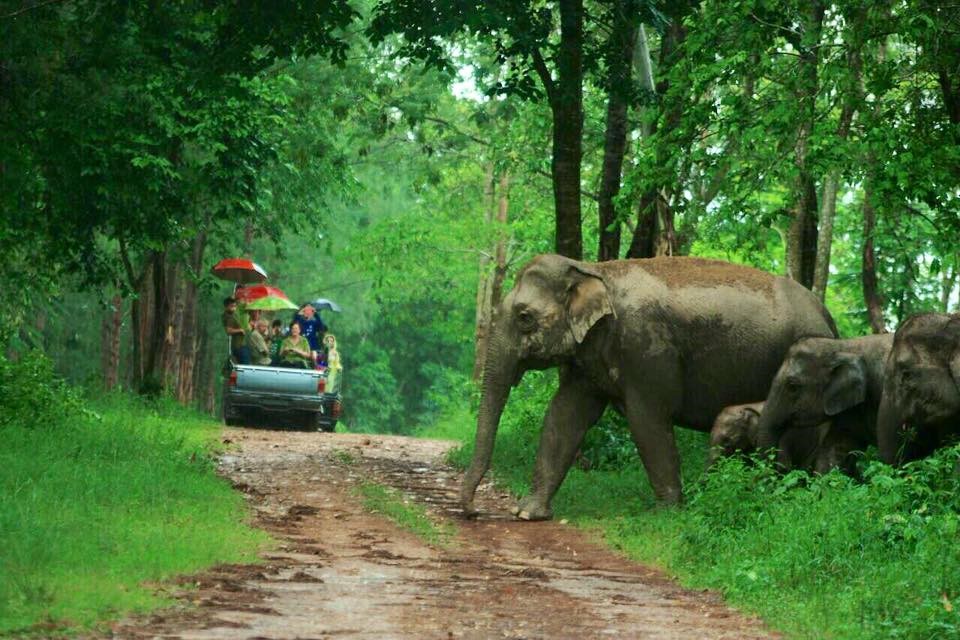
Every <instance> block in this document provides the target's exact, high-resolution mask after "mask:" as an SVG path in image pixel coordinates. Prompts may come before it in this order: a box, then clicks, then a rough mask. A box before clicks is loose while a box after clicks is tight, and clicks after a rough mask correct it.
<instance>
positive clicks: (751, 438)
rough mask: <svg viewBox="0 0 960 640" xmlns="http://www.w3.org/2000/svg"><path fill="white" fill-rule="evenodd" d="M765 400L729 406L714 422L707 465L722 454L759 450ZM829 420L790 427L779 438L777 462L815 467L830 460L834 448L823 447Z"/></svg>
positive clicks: (798, 467)
mask: <svg viewBox="0 0 960 640" xmlns="http://www.w3.org/2000/svg"><path fill="white" fill-rule="evenodd" d="M763 405H764V403H763V402H751V403H748V404H738V405H734V406H732V407H726V408H724V409H723V411H721V412H720V414H719V415H718V416H717V419H716V420H714V422H713V428H712V429H710V453H709V454H708V457H707V467H708V468H709V467H712V466H713V465H714V464H715V463H716V462H717V460H719V459H720V458H722V457H728V456H732V455H734V454H735V453H737V452H739V453H744V454H750V453H754V452H756V451H757V449H758V447H757V444H758V442H759V438H760V433H759V430H758V426H759V423H760V414H761V412H762V411H763ZM829 430H830V423H829V422H825V423H823V424H820V425H818V426H816V427H811V428H809V429H790V430H789V431H785V432H784V433H783V435H781V436H780V439H779V441H778V456H777V461H778V464H779V465H780V466H781V467H782V468H784V469H787V470H789V469H803V470H805V471H812V470H814V469H816V468H817V467H819V466H822V465H824V464H829V462H828V460H829V458H826V457H825V456H830V455H833V452H831V451H828V450H826V449H822V448H821V446H820V445H821V444H822V443H823V441H824V438H825V437H826V435H827V433H828V432H829Z"/></svg>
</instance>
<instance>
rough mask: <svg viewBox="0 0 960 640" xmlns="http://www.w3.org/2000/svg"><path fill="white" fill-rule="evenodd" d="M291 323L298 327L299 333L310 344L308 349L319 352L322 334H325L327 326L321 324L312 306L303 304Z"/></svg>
mask: <svg viewBox="0 0 960 640" xmlns="http://www.w3.org/2000/svg"><path fill="white" fill-rule="evenodd" d="M293 321H294V322H296V323H297V324H299V325H300V333H301V334H302V335H303V337H304V338H306V339H307V342H309V343H310V349H311V350H313V351H320V350H321V349H322V347H323V334H325V333H326V332H327V325H325V324H323V320H321V319H320V316H318V315H317V311H316V309H314V308H313V305H310V304H305V305H304V306H303V308H302V309H300V311H299V312H297V315H296V316H294V318H293Z"/></svg>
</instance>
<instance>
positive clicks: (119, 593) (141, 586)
mask: <svg viewBox="0 0 960 640" xmlns="http://www.w3.org/2000/svg"><path fill="white" fill-rule="evenodd" d="M10 367H19V369H18V371H19V373H22V374H23V375H16V374H17V373H18V371H11V370H10ZM0 369H3V370H0V392H3V395H4V396H7V397H9V396H8V394H17V395H18V399H17V400H16V402H17V403H18V404H19V405H22V406H20V407H19V413H18V414H16V415H13V416H11V414H10V413H8V412H7V411H6V409H8V408H9V402H6V403H5V404H6V405H7V406H4V407H0V408H2V409H4V411H3V415H4V417H5V418H4V420H3V422H0V437H2V440H3V447H2V448H0V635H5V634H6V635H14V636H17V637H19V636H21V635H26V634H27V633H29V631H30V629H31V627H33V626H34V625H37V624H38V623H47V622H52V623H55V624H60V625H65V626H67V627H72V628H90V627H91V626H93V625H95V624H96V623H97V622H100V621H103V620H105V619H109V618H115V617H118V616H121V615H124V614H126V613H129V612H137V611H146V610H149V609H151V608H154V607H157V606H160V605H162V604H164V600H163V598H162V597H161V596H159V595H157V594H155V593H154V590H153V589H151V588H150V587H149V586H148V584H147V583H152V582H156V581H160V580H164V579H166V578H170V577H172V576H175V575H177V574H182V573H189V572H193V571H197V570H200V569H203V568H205V567H208V566H210V565H213V564H216V563H221V562H251V561H254V560H255V559H256V551H257V550H258V549H259V548H261V547H262V546H264V545H265V544H267V543H268V539H267V537H266V535H265V534H263V533H261V532H258V531H255V530H252V529H250V528H248V527H247V526H246V525H245V524H244V519H245V517H246V515H247V511H246V508H245V505H244V503H243V499H242V497H241V496H240V495H239V494H238V493H236V492H235V491H233V490H232V489H231V487H230V486H229V484H228V483H227V482H226V481H224V480H223V479H221V478H219V477H217V476H216V474H215V473H214V465H213V461H212V459H211V452H212V449H213V447H214V445H215V443H216V436H217V434H218V430H219V426H218V425H217V423H215V422H213V421H212V420H209V419H206V418H202V417H200V416H198V415H196V414H193V413H191V412H189V411H186V410H182V409H177V408H175V407H174V406H173V405H172V404H164V403H161V405H162V406H156V405H154V406H152V407H151V406H148V405H146V404H144V403H142V402H141V401H139V400H137V399H132V398H125V397H123V396H119V395H117V396H111V397H108V398H105V399H99V400H97V401H96V402H95V403H92V402H87V401H84V400H82V399H80V398H78V397H77V396H76V394H74V393H72V392H71V391H70V390H69V388H66V387H62V386H61V387H58V386H57V385H58V384H59V383H57V382H56V381H54V380H51V379H50V378H49V377H46V376H47V373H46V372H45V370H44V369H43V367H42V366H41V367H39V368H37V367H34V368H30V367H26V369H28V370H25V369H24V367H22V366H20V365H10V364H9V363H6V362H2V363H0ZM4 374H6V375H4ZM36 384H48V385H49V386H50V388H51V389H53V390H54V391H55V393H53V394H52V395H49V394H48V397H46V398H40V399H41V400H44V403H43V404H37V403H35V402H34V403H32V404H31V403H30V402H27V403H25V402H24V397H27V396H30V394H34V395H36V393H37V390H36V389H32V390H31V389H26V390H25V391H24V392H23V393H20V392H21V391H23V388H22V387H23V386H24V385H36ZM18 385H20V386H18ZM38 397H39V396H38ZM46 633H49V632H46Z"/></svg>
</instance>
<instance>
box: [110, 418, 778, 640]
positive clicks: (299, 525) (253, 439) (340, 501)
mask: <svg viewBox="0 0 960 640" xmlns="http://www.w3.org/2000/svg"><path fill="white" fill-rule="evenodd" d="M224 439H225V440H227V441H229V442H230V443H232V444H233V445H234V448H233V450H232V451H231V453H229V454H228V455H225V456H224V457H223V459H222V461H221V470H222V472H223V473H224V475H225V476H226V477H228V478H229V479H230V480H231V481H232V482H233V483H234V485H235V486H236V487H237V488H238V489H239V490H241V491H243V492H244V493H245V494H246V495H247V497H248V499H249V501H250V504H251V507H252V508H253V510H254V513H255V514H256V522H255V524H256V525H257V526H259V527H261V528H263V529H266V530H268V531H270V532H271V533H272V534H273V535H274V536H275V537H276V538H277V539H278V540H280V541H281V546H280V548H279V549H278V550H274V551H271V552H268V553H265V554H264V555H263V563H262V564H260V565H252V566H232V565H231V566H220V567H216V568H214V569H212V570H210V571H208V572H206V573H203V574H201V575H197V576H190V577H186V578H183V579H181V580H180V581H179V584H174V585H169V586H166V587H163V588H164V589H167V590H169V591H170V592H171V593H172V594H173V595H175V596H177V597H178V599H179V602H180V604H178V605H177V606H175V607H173V608H171V609H168V610H164V611H162V612H159V613H157V614H154V615H152V616H149V617H145V618H140V619H133V620H126V621H123V622H121V623H118V624H116V625H115V626H114V627H113V629H112V633H111V634H109V637H119V638H184V639H188V638H189V639H227V638H229V639H238V638H246V639H251V640H253V639H271V640H280V639H291V640H292V639H302V640H306V639H319V638H478V639H479V638H484V639H486V638H515V639H518V640H519V639H521V638H531V639H532V638H608V637H611V638H671V639H672V638H697V639H700V638H769V637H775V636H774V635H773V634H770V633H769V632H768V631H766V630H765V629H764V628H763V626H762V624H761V623H760V622H759V621H757V620H755V619H749V618H745V617H743V616H741V615H740V614H737V613H735V612H733V611H731V610H730V609H728V608H726V607H725V606H724V605H723V604H722V602H720V600H719V599H718V598H717V597H716V596H714V595H712V594H709V593H702V592H691V591H687V590H683V589H681V588H679V587H678V586H677V585H676V584H674V583H672V582H671V581H670V580H668V579H667V578H666V577H665V576H663V575H662V574H661V573H659V572H657V571H655V570H652V569H649V568H646V567H643V566H640V565H637V564H634V563H630V562H628V561H626V560H624V559H623V558H621V557H619V556H617V555H616V554H615V553H613V552H610V551H607V550H605V549H603V548H602V547H600V546H599V545H597V544H596V543H594V542H593V541H591V540H590V539H589V538H588V537H587V536H586V535H584V534H582V533H579V532H578V531H576V530H575V529H573V528H572V527H569V526H566V525H562V524H559V523H556V522H539V523H528V522H515V521H514V520H513V518H512V517H511V516H509V511H508V509H509V507H510V505H511V504H512V501H511V500H510V499H509V497H508V496H506V495H504V494H501V493H498V492H497V491H495V490H494V488H493V487H492V486H491V485H489V484H484V485H482V486H481V488H480V492H479V494H478V500H477V505H478V507H479V508H480V509H481V512H482V513H481V516H480V518H479V519H477V520H472V521H466V520H463V519H462V518H460V515H459V514H460V512H459V509H458V507H457V505H456V501H455V496H456V490H457V486H458V483H459V476H458V474H457V472H456V471H454V470H453V469H451V468H449V467H447V466H446V465H444V464H443V461H442V458H443V453H444V452H445V451H446V449H447V448H448V447H449V443H446V442H441V441H429V440H414V439H407V438H401V437H391V436H359V435H352V434H321V433H292V432H280V431H264V430H252V429H227V430H226V431H225V432H224ZM365 481H374V482H377V483H381V484H384V485H389V486H392V487H395V488H397V489H399V490H401V491H402V492H403V493H404V494H405V495H407V496H408V497H409V498H410V499H411V500H414V501H417V502H419V503H420V504H423V505H425V506H426V507H427V508H428V509H429V510H430V511H431V513H433V514H434V515H435V516H436V517H437V518H438V519H444V520H448V521H450V522H453V523H454V525H455V526H456V530H457V533H456V535H455V537H454V538H453V539H452V540H451V541H450V542H449V543H448V544H446V545H444V546H443V547H436V546H430V545H427V544H425V543H424V542H422V541H421V540H419V539H418V538H416V537H415V536H413V535H412V534H409V533H407V532H405V531H402V530H400V529H398V528H397V527H395V526H394V525H393V524H392V523H391V522H389V521H388V520H386V519H384V518H382V517H380V516H377V515H374V514H370V513H368V512H366V511H365V510H364V508H363V506H362V501H361V499H360V498H358V497H357V495H356V493H355V491H354V489H355V487H356V486H357V485H359V484H360V483H362V482H365Z"/></svg>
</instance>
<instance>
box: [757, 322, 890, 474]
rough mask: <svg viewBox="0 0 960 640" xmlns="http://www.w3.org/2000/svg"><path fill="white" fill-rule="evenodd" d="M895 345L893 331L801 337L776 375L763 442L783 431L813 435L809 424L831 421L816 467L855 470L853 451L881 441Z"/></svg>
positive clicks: (773, 442)
mask: <svg viewBox="0 0 960 640" xmlns="http://www.w3.org/2000/svg"><path fill="white" fill-rule="evenodd" d="M892 345H893V336H892V335H890V334H880V335H870V336H862V337H859V338H851V339H847V340H833V339H828V338H804V339H803V340H799V341H798V342H797V343H796V344H794V345H793V346H792V347H790V350H789V351H788V352H787V356H786V357H785V358H784V360H783V364H781V366H780V369H779V371H777V375H776V377H775V378H774V379H773V385H772V386H771V387H770V393H769V394H768V395H767V400H766V402H765V403H764V406H763V411H762V413H761V414H760V421H759V424H758V425H757V431H758V433H759V439H758V442H757V444H758V446H759V447H760V448H761V449H765V448H769V447H773V446H778V443H779V442H780V440H781V439H782V437H783V436H784V434H789V433H792V432H794V431H799V432H801V433H806V434H813V432H812V431H810V428H812V427H816V426H817V425H821V424H823V423H824V422H829V429H828V430H827V433H826V434H825V435H822V438H821V440H820V442H819V444H818V447H819V453H818V455H817V457H816V461H815V465H814V468H813V471H816V472H818V473H826V472H827V471H829V470H830V469H832V468H836V467H839V468H841V469H842V470H843V471H845V472H848V473H853V472H854V470H855V469H854V466H853V462H852V460H851V459H850V456H849V454H850V452H851V451H858V450H859V451H862V450H864V449H866V448H867V447H868V446H869V445H872V444H876V440H877V439H876V420H877V410H878V409H879V406H880V396H881V393H882V391H883V367H884V363H885V362H886V359H887V354H889V353H890V347H891V346H892ZM793 439H794V440H796V436H794V438H793Z"/></svg>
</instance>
